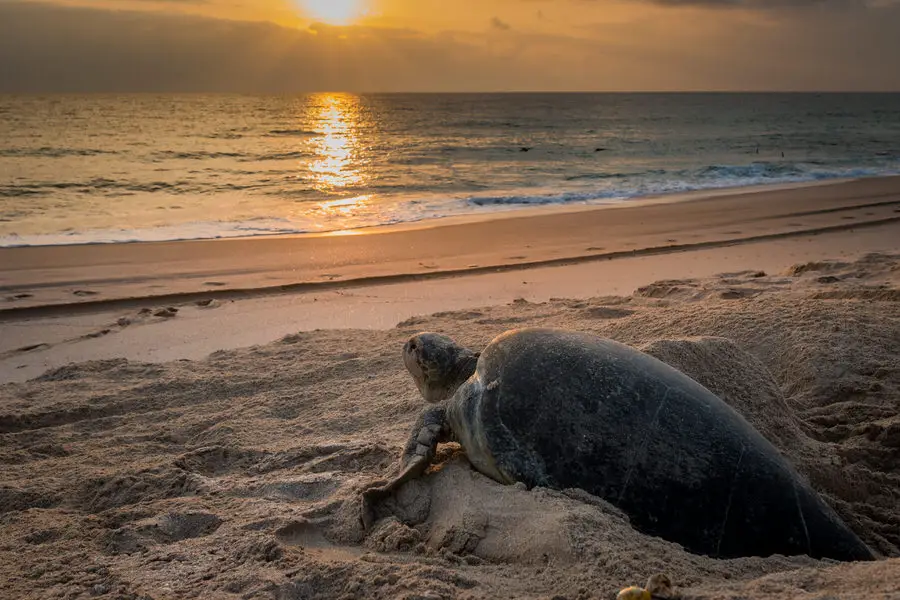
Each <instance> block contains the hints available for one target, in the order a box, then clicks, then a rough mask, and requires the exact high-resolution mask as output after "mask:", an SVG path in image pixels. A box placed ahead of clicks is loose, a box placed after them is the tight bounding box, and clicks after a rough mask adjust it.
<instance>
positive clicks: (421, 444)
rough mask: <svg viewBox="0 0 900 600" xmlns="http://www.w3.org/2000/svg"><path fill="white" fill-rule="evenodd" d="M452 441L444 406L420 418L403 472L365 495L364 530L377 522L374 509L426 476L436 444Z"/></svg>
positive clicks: (408, 449) (407, 447)
mask: <svg viewBox="0 0 900 600" xmlns="http://www.w3.org/2000/svg"><path fill="white" fill-rule="evenodd" d="M449 438H450V427H449V425H448V423H447V420H446V413H445V410H444V408H443V407H435V408H430V409H428V410H426V411H425V412H423V413H422V414H421V415H420V416H419V418H418V420H417V421H416V424H415V426H414V427H413V430H412V434H411V435H410V437H409V441H408V442H407V443H406V447H405V448H404V449H403V457H402V459H401V463H400V465H401V466H400V472H399V473H398V474H397V475H396V476H395V477H394V478H392V479H391V480H390V481H389V482H388V483H387V484H385V485H382V486H378V487H373V488H370V489H368V490H366V491H364V492H363V494H362V515H361V516H362V523H363V527H364V528H365V529H369V528H370V527H371V526H372V524H373V523H374V522H375V506H376V505H377V504H378V503H379V502H381V501H383V500H384V499H386V498H387V497H388V496H390V495H391V494H393V493H394V492H395V491H396V490H397V489H398V488H399V487H400V486H401V485H403V484H404V483H406V482H407V481H411V480H413V479H416V478H417V477H420V476H421V475H422V474H424V473H425V471H426V470H428V466H429V465H430V464H431V461H432V459H433V458H434V453H435V451H436V449H437V445H438V444H439V443H441V442H444V441H448V440H449Z"/></svg>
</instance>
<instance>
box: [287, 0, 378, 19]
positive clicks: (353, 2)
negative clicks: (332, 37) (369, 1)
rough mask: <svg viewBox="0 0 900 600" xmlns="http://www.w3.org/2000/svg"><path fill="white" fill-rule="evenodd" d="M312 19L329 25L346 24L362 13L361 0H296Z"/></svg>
mask: <svg viewBox="0 0 900 600" xmlns="http://www.w3.org/2000/svg"><path fill="white" fill-rule="evenodd" d="M296 2H297V3H298V4H299V5H300V8H301V9H302V10H303V11H304V12H305V13H306V14H308V15H309V16H310V17H312V18H313V19H316V20H319V21H323V22H325V23H328V24H330V25H348V24H349V23H351V22H352V21H353V20H355V19H357V18H359V17H361V16H362V15H363V6H362V4H363V2H362V0H296Z"/></svg>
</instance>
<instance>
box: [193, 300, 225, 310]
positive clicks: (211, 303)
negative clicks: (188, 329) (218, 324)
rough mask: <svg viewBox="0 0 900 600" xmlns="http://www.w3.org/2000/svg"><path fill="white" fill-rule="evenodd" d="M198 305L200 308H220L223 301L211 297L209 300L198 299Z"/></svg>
mask: <svg viewBox="0 0 900 600" xmlns="http://www.w3.org/2000/svg"><path fill="white" fill-rule="evenodd" d="M197 306H199V307H200V308H219V307H220V306H222V303H221V302H219V301H218V300H216V299H215V298H210V299H208V300H198V301H197Z"/></svg>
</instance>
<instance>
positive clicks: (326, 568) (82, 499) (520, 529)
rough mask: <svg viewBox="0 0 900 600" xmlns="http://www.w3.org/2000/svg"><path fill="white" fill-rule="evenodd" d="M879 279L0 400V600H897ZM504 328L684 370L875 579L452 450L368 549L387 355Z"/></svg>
mask: <svg viewBox="0 0 900 600" xmlns="http://www.w3.org/2000/svg"><path fill="white" fill-rule="evenodd" d="M823 272H827V274H828V275H829V277H830V278H829V279H828V280H827V282H825V283H823V282H820V281H819V278H821V276H822V273H823ZM834 279H836V281H834ZM898 279H900V258H898V257H894V256H884V255H870V256H866V257H863V258H861V259H860V260H858V261H856V262H843V263H828V262H826V261H821V262H817V263H811V264H810V265H805V266H804V265H799V266H797V268H794V269H792V270H790V271H789V272H788V273H786V274H779V275H774V276H768V275H760V274H759V273H756V272H747V273H731V274H725V275H723V276H721V277H718V278H711V279H708V280H698V281H679V282H671V281H667V282H664V283H662V284H659V285H655V287H654V286H653V285H652V286H646V287H645V288H642V289H641V290H640V291H638V292H636V293H635V295H633V296H631V297H615V298H595V299H590V300H562V299H560V300H553V301H551V302H547V303H543V304H531V303H527V302H517V303H514V304H511V305H509V306H494V307H487V308H483V309H479V310H469V311H463V312H459V313H442V314H440V315H435V316H432V317H421V318H416V319H415V320H411V321H410V322H405V323H402V324H400V325H399V326H398V327H397V328H396V329H394V330H390V331H316V332H310V333H301V334H296V335H291V336H288V337H286V338H284V339H282V340H280V341H279V342H276V343H273V344H270V345H267V346H262V347H255V348H249V349H243V350H235V351H224V352H217V353H215V354H213V355H211V356H210V357H209V358H208V359H206V360H204V361H198V362H188V361H179V362H174V363H169V364H161V365H158V364H139V363H134V362H127V361H124V360H112V361H102V362H93V363H85V364H80V365H71V366H68V367H64V368H61V369H57V370H55V371H51V372H48V373H46V374H44V375H43V376H41V377H39V378H37V379H35V380H33V381H29V382H27V383H23V384H8V385H5V386H3V387H0V525H2V527H0V577H2V581H3V582H4V583H3V587H2V588H0V590H2V592H0V596H2V597H3V598H6V597H9V598H95V597H100V598H123V599H124V598H135V599H136V598H154V599H162V598H173V599H174V598H248V599H255V598H273V599H300V598H304V599H305V598H407V599H415V598H418V599H426V598H427V599H437V598H572V599H575V598H612V597H614V596H615V593H616V591H618V589H620V588H621V587H624V586H627V585H633V584H641V583H643V582H644V581H646V579H647V577H648V576H649V575H652V574H653V573H656V572H665V573H667V574H668V575H669V576H670V577H671V578H672V580H673V581H674V583H675V584H676V587H677V588H678V591H679V593H680V594H681V596H682V597H683V598H689V599H704V600H712V599H725V598H748V599H757V598H759V599H761V598H773V597H778V598H792V599H793V598H804V599H805V598H809V599H813V598H815V599H819V600H821V599H824V598H840V599H842V600H843V599H850V598H866V599H870V598H900V592H898V591H897V590H900V558H898V557H900V358H898V357H900V304H898V303H897V298H898V295H897V293H896V292H897V287H898V286H897V284H898ZM663 288H664V291H665V293H662V290H663ZM523 325H529V326H555V327H566V328H571V329H578V330H583V331H591V332H595V333H598V334H601V335H604V336H608V337H611V338H613V339H617V340H619V341H622V342H625V343H628V344H631V345H634V346H636V347H639V348H641V349H643V350H645V351H647V352H649V353H651V354H653V355H655V356H657V357H658V358H660V359H662V360H664V361H666V362H669V363H670V364H672V365H674V366H676V367H677V368H679V369H682V370H683V371H685V372H686V373H688V374H689V375H691V376H692V377H694V378H695V379H697V380H698V381H700V382H701V383H703V384H704V385H706V386H707V387H709V388H710V389H711V390H713V391H714V392H715V393H717V394H719V395H720V396H721V397H722V398H723V399H724V400H726V401H727V402H729V403H730V404H731V405H732V406H734V407H735V408H736V409H737V410H739V411H740V412H741V413H742V414H744V416H745V417H746V418H747V419H748V420H750V421H751V422H752V423H753V424H754V425H755V426H756V427H757V428H758V429H759V430H760V431H761V432H762V433H763V434H764V435H766V437H768V438H769V439H770V440H771V441H772V442H773V443H774V444H775V445H776V446H777V447H778V449H779V450H780V451H781V452H782V453H783V454H784V455H785V456H786V457H788V459H790V460H791V462H793V463H794V464H795V465H796V467H797V468H798V470H799V471H800V472H801V474H802V475H803V476H804V477H807V478H808V479H809V480H810V482H811V483H812V485H813V486H814V487H815V488H816V489H818V490H819V491H820V492H821V493H822V494H823V496H824V497H825V498H826V500H827V501H828V502H829V503H830V504H831V505H832V506H834V508H835V509H836V510H837V511H838V512H839V513H840V514H841V516H842V517H843V518H844V519H845V520H846V521H847V522H848V524H849V525H850V526H851V527H852V528H853V529H854V530H855V531H856V532H857V533H858V534H859V535H860V536H861V537H862V538H863V539H864V540H865V541H866V542H867V543H868V544H869V545H870V546H871V547H872V548H873V549H874V550H876V551H877V552H878V553H879V555H880V556H881V557H883V558H882V559H881V560H879V561H877V562H874V563H855V564H838V563H835V562H833V561H816V560H813V559H810V558H808V557H781V556H774V557H768V558H741V559H732V560H716V559H711V558H708V557H703V556H697V555H693V554H690V553H688V552H686V551H684V550H683V549H682V548H681V547H680V546H678V545H677V544H673V543H670V542H666V541H664V540H661V539H658V538H653V537H649V536H646V535H643V534H641V533H639V532H637V531H635V530H634V529H633V528H632V527H631V526H630V525H629V523H628V519H627V517H625V515H623V514H622V513H621V512H620V511H618V510H617V509H615V508H614V507H613V506H611V505H609V504H608V503H606V502H604V501H602V500H600V499H598V498H595V497H592V496H590V495H589V494H587V493H585V492H583V491H581V490H563V491H555V490H548V489H541V488H537V489H534V490H527V489H525V488H524V486H521V485H518V486H502V485H500V484H497V483H496V482H493V481H491V480H489V479H487V478H485V477H484V476H482V475H480V474H478V473H477V472H474V471H473V470H472V469H471V468H470V467H469V465H468V463H467V462H466V460H465V455H464V453H463V452H461V451H460V449H459V448H458V447H455V446H453V445H448V446H445V447H442V449H441V452H440V457H439V460H438V461H437V464H436V465H435V467H434V468H433V469H432V472H431V473H430V474H429V475H428V476H426V477H424V478H423V479H421V480H419V481H415V482H412V483H410V484H409V485H407V486H405V487H404V488H402V489H401V490H400V491H399V492H398V493H397V494H396V496H395V497H393V498H392V499H390V500H388V501H387V502H385V503H384V504H382V505H381V506H380V507H379V511H380V512H379V516H380V517H381V520H380V521H379V522H378V523H377V524H376V526H375V528H374V529H373V530H372V531H371V532H369V533H368V535H366V534H365V533H364V532H363V530H362V528H361V526H360V523H359V518H358V513H359V498H358V492H359V490H360V489H361V488H363V487H364V486H366V485H368V484H371V483H372V482H374V481H378V480H380V479H383V478H385V477H387V476H389V475H390V473H391V471H392V468H393V467H394V465H395V461H396V459H397V455H398V452H399V450H400V448H401V446H402V444H403V442H404V441H405V438H406V436H407V434H408V429H409V428H410V427H411V425H412V423H413V421H414V420H415V418H416V416H417V414H418V411H419V410H420V409H421V407H422V401H421V399H420V398H419V395H418V392H417V391H416V389H415V386H414V385H413V383H412V380H411V379H410V378H409V376H408V375H407V373H406V372H405V370H404V368H403V365H402V361H401V360H400V359H399V350H400V347H401V345H402V343H403V342H404V341H405V339H406V338H407V337H408V336H409V335H410V334H412V333H415V332H417V331H420V330H434V331H440V332H443V333H447V334H449V335H453V336H454V337H455V338H457V339H458V340H459V341H461V342H462V343H465V344H468V345H470V346H472V347H476V348H478V347H481V346H483V345H485V344H486V343H487V342H488V341H489V340H490V339H491V338H492V337H493V336H495V335H497V334H498V333H501V332H502V331H504V330H506V329H509V328H512V327H519V326H523Z"/></svg>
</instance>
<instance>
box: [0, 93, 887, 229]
mask: <svg viewBox="0 0 900 600" xmlns="http://www.w3.org/2000/svg"><path fill="white" fill-rule="evenodd" d="M898 173H900V94H422V95H419V94H410V95H402V94H399V95H353V94H312V95H306V96H283V97H277V96H270V97H254V96H230V95H161V96H154V95H124V96H102V95H97V96H0V246H22V245H48V244H78V243H103V242H138V241H159V240H183V239H208V238H221V237H236V236H259V235H276V234H286V233H319V232H331V231H340V230H344V229H348V228H360V227H370V226H374V225H383V224H390V223H402V222H412V221H418V220H422V219H428V218H435V217H443V216H450V215H462V214H469V213H484V212H488V211H501V210H502V211H509V210H515V209H518V208H522V207H535V206H540V205H571V204H600V203H612V202H627V201H630V200H632V199H634V198H639V197H643V196H648V195H656V194H665V193H671V192H684V191H691V190H702V189H712V188H725V187H733V186H749V185H760V184H781V183H793V182H804V181H815V180H825V179H831V178H847V177H851V178H855V177H869V176H879V175H894V174H898Z"/></svg>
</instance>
